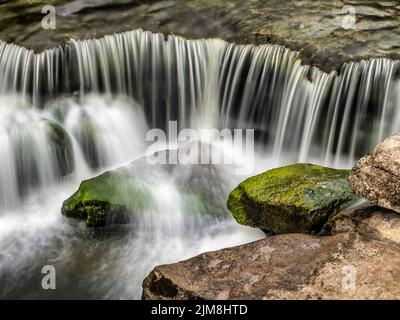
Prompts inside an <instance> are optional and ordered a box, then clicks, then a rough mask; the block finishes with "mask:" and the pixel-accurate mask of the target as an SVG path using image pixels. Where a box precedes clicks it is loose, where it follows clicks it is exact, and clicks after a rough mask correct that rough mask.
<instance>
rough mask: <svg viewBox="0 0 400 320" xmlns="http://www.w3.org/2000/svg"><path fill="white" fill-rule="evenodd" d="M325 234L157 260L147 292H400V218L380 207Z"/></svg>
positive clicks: (240, 295) (166, 295)
mask: <svg viewBox="0 0 400 320" xmlns="http://www.w3.org/2000/svg"><path fill="white" fill-rule="evenodd" d="M344 222H347V227H348V228H347V229H346V230H347V231H348V232H344V233H339V234H335V235H332V236H326V237H317V236H311V235H305V234H286V235H279V236H273V237H269V238H267V239H264V240H260V241H256V242H253V243H250V244H246V245H242V246H238V247H234V248H228V249H224V250H220V251H215V252H209V253H204V254H201V255H199V256H197V257H194V258H192V259H189V260H186V261H182V262H179V263H175V264H171V265H163V266H159V267H156V268H155V269H154V270H153V271H152V272H151V273H150V275H149V276H148V277H147V278H146V279H145V280H144V282H143V288H144V289H143V299H395V298H396V299H398V298H399V297H400V287H399V286H398V283H399V281H400V264H399V263H400V247H399V244H400V236H399V234H400V232H398V231H400V217H399V216H398V215H397V214H395V213H392V212H389V211H386V210H382V209H380V208H377V207H369V208H366V209H356V210H352V211H349V212H348V213H346V214H345V215H344V216H343V217H342V219H338V220H337V225H335V226H334V228H333V231H336V232H339V231H338V230H339V228H338V227H339V225H341V226H343V223H344Z"/></svg>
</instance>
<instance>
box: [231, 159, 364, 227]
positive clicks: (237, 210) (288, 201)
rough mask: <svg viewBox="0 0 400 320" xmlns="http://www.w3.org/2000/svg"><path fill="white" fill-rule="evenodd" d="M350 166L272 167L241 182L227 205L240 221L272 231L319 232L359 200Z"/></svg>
mask: <svg viewBox="0 0 400 320" xmlns="http://www.w3.org/2000/svg"><path fill="white" fill-rule="evenodd" d="M348 175H349V170H336V169H331V168H326V167H322V166H318V165H313V164H293V165H289V166H286V167H281V168H277V169H272V170H269V171H266V172H264V173H261V174H259V175H256V176H254V177H251V178H249V179H247V180H245V181H243V182H242V183H240V184H239V186H238V187H236V188H235V189H234V190H233V191H232V192H231V193H230V195H229V199H228V209H229V210H230V211H231V212H232V214H233V216H234V217H235V219H236V220H237V222H238V223H240V224H243V225H248V226H251V227H255V228H260V229H262V230H264V231H265V232H266V233H269V234H284V233H293V232H301V233H318V232H319V231H321V230H322V229H323V226H324V224H325V223H326V222H327V221H330V220H332V219H333V218H334V217H335V216H336V215H337V214H338V213H339V212H340V211H342V210H343V209H344V208H345V207H347V206H348V205H350V204H351V203H352V202H354V201H355V200H357V199H358V198H357V196H356V195H355V194H354V193H353V192H352V190H351V188H350V186H349V184H348V182H347V178H348Z"/></svg>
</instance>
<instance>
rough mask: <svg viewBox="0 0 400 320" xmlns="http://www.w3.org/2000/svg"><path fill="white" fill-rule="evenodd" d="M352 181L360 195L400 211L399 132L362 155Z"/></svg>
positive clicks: (354, 188) (351, 177)
mask: <svg viewBox="0 0 400 320" xmlns="http://www.w3.org/2000/svg"><path fill="white" fill-rule="evenodd" d="M349 182H350V185H351V187H352V188H353V190H354V191H355V192H356V193H357V194H358V195H359V196H361V197H364V198H366V199H368V200H369V201H370V202H371V203H374V204H377V205H379V206H381V207H384V208H388V209H391V210H394V211H397V212H398V213H400V134H396V135H394V136H392V137H389V138H387V139H386V140H385V141H383V142H382V143H380V144H378V145H377V146H376V147H375V149H374V150H373V151H372V152H371V153H369V154H368V155H366V156H365V157H363V158H361V159H360V160H359V161H358V162H357V163H356V165H355V166H354V168H353V170H352V171H351V173H350V176H349Z"/></svg>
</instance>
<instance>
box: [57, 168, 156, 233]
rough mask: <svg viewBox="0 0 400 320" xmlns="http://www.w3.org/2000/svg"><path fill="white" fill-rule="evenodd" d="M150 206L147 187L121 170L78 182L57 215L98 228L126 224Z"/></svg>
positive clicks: (126, 170) (133, 176) (125, 170)
mask: <svg viewBox="0 0 400 320" xmlns="http://www.w3.org/2000/svg"><path fill="white" fill-rule="evenodd" d="M152 204H153V199H152V197H151V194H150V192H149V189H148V187H147V185H146V184H145V183H144V182H142V181H141V180H140V179H137V178H135V175H134V173H133V171H131V170H128V169H124V168H121V169H117V170H114V171H108V172H105V173H103V174H102V175H100V176H98V177H96V178H93V179H89V180H85V181H82V183H81V185H80V186H79V189H78V191H77V192H75V193H74V194H73V195H72V196H71V197H70V198H69V199H67V200H65V201H64V203H63V206H62V209H61V211H62V213H63V214H64V215H66V216H68V217H72V218H78V219H86V222H87V224H88V225H89V226H102V225H105V224H106V223H107V222H108V221H112V222H115V223H126V222H127V221H129V220H130V219H131V218H132V216H133V215H135V214H141V213H143V212H144V211H145V210H146V209H148V208H149V207H150V206H152Z"/></svg>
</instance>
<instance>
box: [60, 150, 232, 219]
mask: <svg viewBox="0 0 400 320" xmlns="http://www.w3.org/2000/svg"><path fill="white" fill-rule="evenodd" d="M169 152H170V151H160V152H158V154H160V153H165V154H166V155H167V156H168V153H169ZM164 187H165V188H164ZM166 189H168V190H166ZM227 190H229V187H228V184H227V181H225V179H224V177H223V175H221V174H220V172H219V170H218V168H217V167H216V166H214V165H201V164H199V165H189V164H187V165H180V164H175V165H171V164H165V165H162V164H150V163H148V162H147V160H146V157H143V158H139V159H137V160H135V161H133V162H131V163H130V164H129V165H127V166H124V167H121V168H117V169H115V170H111V171H108V172H105V173H103V174H101V175H99V176H97V177H95V178H93V179H89V180H85V181H83V182H82V183H81V185H80V186H79V189H78V191H77V192H75V193H74V194H73V195H72V196H71V197H70V198H69V199H67V200H65V201H64V203H63V205H62V209H61V212H62V214H63V215H65V216H67V217H70V218H77V219H83V220H86V223H87V225H88V226H95V227H99V226H104V225H109V224H115V223H129V222H134V220H135V217H137V216H138V215H143V214H151V213H152V212H153V213H154V212H156V213H158V214H160V213H161V214H162V212H163V211H164V210H165V209H166V208H164V203H168V201H171V200H170V199H164V198H165V197H168V196H170V194H169V193H168V192H172V193H173V196H176V197H177V199H176V201H177V203H175V205H176V207H177V208H176V210H181V211H182V212H183V213H184V216H185V218H186V219H191V218H194V219H195V218H201V220H202V221H203V222H204V221H206V219H204V217H205V216H206V217H210V218H217V217H220V216H227V215H229V212H228V210H227V209H226V207H225V204H224V202H225V199H226V196H227V194H228V191H227Z"/></svg>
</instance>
